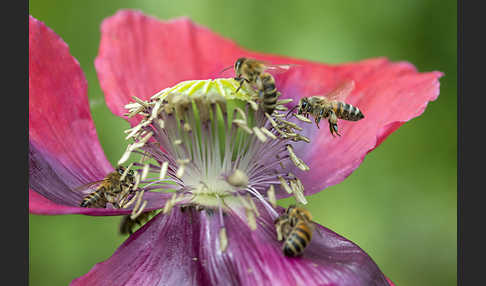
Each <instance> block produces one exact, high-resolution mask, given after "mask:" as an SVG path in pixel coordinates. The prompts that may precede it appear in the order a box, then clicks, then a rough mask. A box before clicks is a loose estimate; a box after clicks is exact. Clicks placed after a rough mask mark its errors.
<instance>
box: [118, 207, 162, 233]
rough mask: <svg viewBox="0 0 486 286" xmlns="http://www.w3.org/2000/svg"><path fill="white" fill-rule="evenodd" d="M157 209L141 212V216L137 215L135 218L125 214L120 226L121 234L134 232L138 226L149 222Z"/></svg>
mask: <svg viewBox="0 0 486 286" xmlns="http://www.w3.org/2000/svg"><path fill="white" fill-rule="evenodd" d="M157 211H158V210H153V211H148V212H144V213H141V214H140V215H139V216H137V217H136V218H134V219H131V218H130V215H125V216H123V218H122V220H121V222H120V228H119V232H120V234H121V235H127V234H130V235H131V234H133V233H134V231H135V228H136V227H137V226H142V225H143V224H145V223H146V222H148V221H149V220H150V219H151V218H152V217H153V216H154V215H155V214H156V213H157Z"/></svg>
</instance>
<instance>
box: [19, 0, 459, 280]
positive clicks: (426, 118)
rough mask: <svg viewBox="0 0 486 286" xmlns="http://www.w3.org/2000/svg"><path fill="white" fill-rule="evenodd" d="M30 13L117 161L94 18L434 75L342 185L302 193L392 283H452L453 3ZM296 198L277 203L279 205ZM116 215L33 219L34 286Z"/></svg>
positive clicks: (69, 8)
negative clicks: (380, 61)
mask: <svg viewBox="0 0 486 286" xmlns="http://www.w3.org/2000/svg"><path fill="white" fill-rule="evenodd" d="M29 6H30V7H29V13H30V14H31V15H32V16H34V17H35V18H37V19H39V20H41V21H43V22H44V23H46V24H47V25H48V26H49V27H51V28H52V29H53V30H54V31H55V32H56V33H57V34H59V35H60V36H61V37H62V38H63V39H64V41H65V42H67V43H68V45H69V46H70V50H71V54H72V55H73V56H74V57H75V58H76V59H78V61H79V62H80V64H81V67H82V69H83V71H84V73H85V75H86V77H87V80H88V84H89V89H88V95H89V99H90V102H91V111H92V115H93V119H94V121H95V125H96V128H97V131H98V136H99V139H100V141H101V145H102V146H103V148H104V150H105V152H106V154H107V157H108V159H109V160H110V162H111V163H112V164H115V163H116V161H117V160H118V158H119V157H120V155H121V154H122V152H123V151H124V148H125V146H126V143H125V142H124V140H123V137H124V135H123V132H122V130H124V129H125V128H127V127H128V124H126V123H125V122H124V121H123V120H122V119H119V118H118V117H116V116H114V115H113V114H112V113H111V112H110V111H109V110H108V108H107V107H106V105H105V103H104V97H103V93H102V91H101V89H100V87H99V83H98V79H97V76H96V72H95V69H94V59H95V57H96V55H97V53H98V45H99V39H100V24H101V21H102V20H103V19H104V18H105V17H108V16H111V15H113V14H114V13H115V12H116V11H117V10H118V9H121V8H135V9H139V10H141V11H143V12H145V13H147V14H149V15H152V16H156V17H158V18H160V19H169V18H173V17H177V16H189V17H191V18H192V19H193V20H194V21H195V22H197V23H199V24H202V25H204V26H207V27H209V28H211V29H212V30H214V31H216V32H217V33H219V34H221V35H223V36H225V37H228V38H231V39H233V40H235V41H236V42H237V43H239V44H240V45H241V46H243V47H245V48H247V49H250V50H255V51H260V52H267V53H274V54H281V55H286V56H291V57H296V58H304V59H308V60H314V61H321V62H326V63H340V62H349V61H358V60H361V59H366V58H371V57H378V56H385V57H388V58H390V59H391V60H393V61H399V60H407V61H409V62H411V63H413V64H414V65H415V66H416V67H417V68H418V69H419V71H423V72H425V71H432V70H440V71H442V72H444V73H445V76H444V77H443V78H441V80H440V82H441V95H440V96H439V98H438V100H437V101H435V102H432V103H430V104H429V106H428V108H427V109H426V111H425V113H424V114H423V115H422V116H420V117H419V118H416V119H414V120H412V121H410V122H407V123H406V124H404V125H403V126H402V127H401V128H399V129H398V131H396V132H395V133H393V134H392V135H390V136H389V137H388V139H387V140H385V141H384V143H383V144H382V145H381V146H380V147H379V148H377V149H376V150H374V151H373V152H371V153H370V154H369V155H368V156H367V157H366V158H365V160H364V162H363V164H362V165H361V166H360V167H359V168H358V169H357V170H356V171H355V172H354V173H353V174H352V175H351V176H350V177H348V178H347V179H346V180H344V181H343V182H342V183H340V184H338V185H336V186H333V187H330V188H328V189H326V190H325V191H323V192H320V193H319V194H316V195H313V196H312V197H310V198H309V201H310V203H309V209H310V210H311V211H312V212H313V214H314V216H315V221H317V222H318V223H320V224H322V225H324V226H327V227H329V228H331V229H332V230H334V231H336V232H337V233H339V234H341V235H344V236H345V237H347V238H348V239H350V240H352V241H353V242H355V243H357V244H358V245H359V246H360V247H361V248H363V249H364V250H365V251H366V252H367V253H368V254H369V255H370V256H371V257H372V258H373V259H374V260H375V261H376V263H377V264H378V266H379V267H380V268H381V269H382V271H383V272H384V273H385V274H386V275H387V276H389V277H390V278H391V279H392V280H393V281H394V282H395V283H396V284H397V285H456V277H457V270H456V269H457V262H456V258H457V248H456V243H457V220H456V218H457V217H456V205H457V201H456V198H457V195H456V194H457V193H456V190H457V169H456V168H457V3H456V1H452V0H445V1H444V0H440V1H439V0H426V1H424V0H408V1H387V0H367V1H362V0H354V1H321V0H314V1H258V0H245V1H225V0H220V1H186V0H178V1H169V0H165V1H164V0H156V1H63V0H58V1H46V0H42V1H40V0H35V1H32V0H31V1H30V2H29ZM289 202H291V200H284V201H282V202H281V204H282V205H283V206H286V205H287V204H288V203H289ZM118 222H119V217H90V216H81V215H66V216H35V215H30V217H29V231H30V235H29V236H30V238H29V246H30V250H29V251H30V263H29V265H30V267H29V280H30V284H31V285H67V284H69V282H70V281H71V280H72V279H74V278H76V277H78V276H81V275H83V274H85V273H86V272H88V271H89V270H90V269H91V267H92V266H93V265H94V264H95V263H97V262H100V261H103V260H105V259H107V258H109V257H110V256H111V254H112V253H113V252H114V251H115V249H116V248H117V247H118V246H119V245H120V244H121V243H122V242H123V241H124V237H121V236H119V235H118V234H117V226H118V225H117V224H118Z"/></svg>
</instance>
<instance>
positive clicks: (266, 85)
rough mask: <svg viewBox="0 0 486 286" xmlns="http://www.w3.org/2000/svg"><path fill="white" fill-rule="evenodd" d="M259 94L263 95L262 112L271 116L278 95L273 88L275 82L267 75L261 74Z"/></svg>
mask: <svg viewBox="0 0 486 286" xmlns="http://www.w3.org/2000/svg"><path fill="white" fill-rule="evenodd" d="M260 81H261V92H262V93H263V110H264V111H265V112H266V113H268V114H272V113H273V110H274V109H275V107H276V106H277V99H278V93H277V88H276V87H275V80H274V78H273V76H272V75H271V74H269V73H263V74H262V75H261V76H260Z"/></svg>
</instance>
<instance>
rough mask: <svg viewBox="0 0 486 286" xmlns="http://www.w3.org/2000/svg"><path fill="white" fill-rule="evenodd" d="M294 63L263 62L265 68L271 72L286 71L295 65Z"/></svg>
mask: <svg viewBox="0 0 486 286" xmlns="http://www.w3.org/2000/svg"><path fill="white" fill-rule="evenodd" d="M297 66H299V65H295V64H265V70H267V71H269V72H271V73H272V74H282V73H285V72H288V71H289V70H290V69H291V68H293V67H297Z"/></svg>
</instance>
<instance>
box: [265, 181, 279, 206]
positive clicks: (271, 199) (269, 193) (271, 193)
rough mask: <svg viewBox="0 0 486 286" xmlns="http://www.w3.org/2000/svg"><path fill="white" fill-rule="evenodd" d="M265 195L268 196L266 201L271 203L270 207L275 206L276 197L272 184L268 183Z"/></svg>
mask: <svg viewBox="0 0 486 286" xmlns="http://www.w3.org/2000/svg"><path fill="white" fill-rule="evenodd" d="M267 197H268V201H269V202H270V203H271V204H272V207H273V208H276V207H277V199H276V197H275V188H274V187H273V185H270V188H268V191H267Z"/></svg>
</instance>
